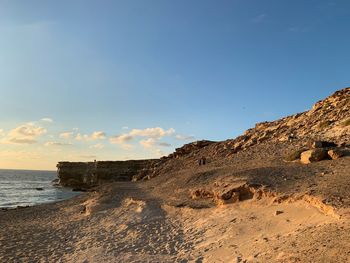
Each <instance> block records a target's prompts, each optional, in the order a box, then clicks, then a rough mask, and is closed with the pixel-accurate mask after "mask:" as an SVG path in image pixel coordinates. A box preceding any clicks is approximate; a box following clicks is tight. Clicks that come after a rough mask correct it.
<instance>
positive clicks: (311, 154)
mask: <svg viewBox="0 0 350 263" xmlns="http://www.w3.org/2000/svg"><path fill="white" fill-rule="evenodd" d="M326 158H327V150H325V149H323V148H316V149H312V150H308V151H305V152H303V153H302V154H301V156H300V161H301V162H302V163H304V164H308V163H312V162H318V161H322V160H324V159H326Z"/></svg>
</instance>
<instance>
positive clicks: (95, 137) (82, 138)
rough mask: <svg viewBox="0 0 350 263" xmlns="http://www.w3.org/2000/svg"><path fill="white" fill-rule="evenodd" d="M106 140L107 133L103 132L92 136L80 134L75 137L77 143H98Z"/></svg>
mask: <svg viewBox="0 0 350 263" xmlns="http://www.w3.org/2000/svg"><path fill="white" fill-rule="evenodd" d="M105 138H106V133H105V132H103V131H95V132H93V133H92V134H91V135H88V134H81V133H78V134H77V136H75V139H76V140H77V141H96V140H103V139H105Z"/></svg>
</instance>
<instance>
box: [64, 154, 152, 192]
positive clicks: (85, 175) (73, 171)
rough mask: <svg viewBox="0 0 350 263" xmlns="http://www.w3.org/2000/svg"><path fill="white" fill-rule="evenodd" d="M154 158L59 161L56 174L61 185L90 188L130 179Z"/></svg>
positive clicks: (150, 164)
mask: <svg viewBox="0 0 350 263" xmlns="http://www.w3.org/2000/svg"><path fill="white" fill-rule="evenodd" d="M155 162H156V160H152V159H150V160H130V161H97V162H59V163H58V164H57V169H58V170H57V175H58V178H59V180H60V181H59V183H60V185H62V186H70V187H79V188H90V187H93V186H97V185H101V184H103V183H105V182H112V181H130V180H131V179H132V177H133V176H134V175H136V174H138V173H140V172H141V171H143V170H144V169H147V168H148V167H152V165H153V164H154V163H155Z"/></svg>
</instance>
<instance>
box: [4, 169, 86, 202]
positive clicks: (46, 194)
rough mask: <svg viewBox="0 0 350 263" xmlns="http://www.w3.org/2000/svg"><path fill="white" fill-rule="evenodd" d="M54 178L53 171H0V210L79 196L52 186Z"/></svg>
mask: <svg viewBox="0 0 350 263" xmlns="http://www.w3.org/2000/svg"><path fill="white" fill-rule="evenodd" d="M56 178H57V174H56V172H54V171H29V170H1V169H0V208H4V207H17V206H32V205H36V204H42V203H50V202H55V201H59V200H64V199H68V198H71V197H73V196H76V195H78V194H79V193H78V192H73V191H72V189H69V188H63V187H55V186H53V183H52V181H53V180H54V179H56ZM41 189H42V190H41Z"/></svg>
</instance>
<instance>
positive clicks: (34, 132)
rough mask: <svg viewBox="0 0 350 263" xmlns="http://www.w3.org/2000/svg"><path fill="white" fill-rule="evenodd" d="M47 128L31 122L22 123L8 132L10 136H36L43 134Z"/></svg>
mask: <svg viewBox="0 0 350 263" xmlns="http://www.w3.org/2000/svg"><path fill="white" fill-rule="evenodd" d="M46 132H47V130H46V129H45V128H43V127H39V126H35V125H34V124H33V123H27V124H23V125H21V126H18V127H16V128H14V129H13V130H11V131H10V132H9V134H8V135H9V136H10V137H17V136H25V137H37V136H40V135H43V134H45V133H46Z"/></svg>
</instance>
